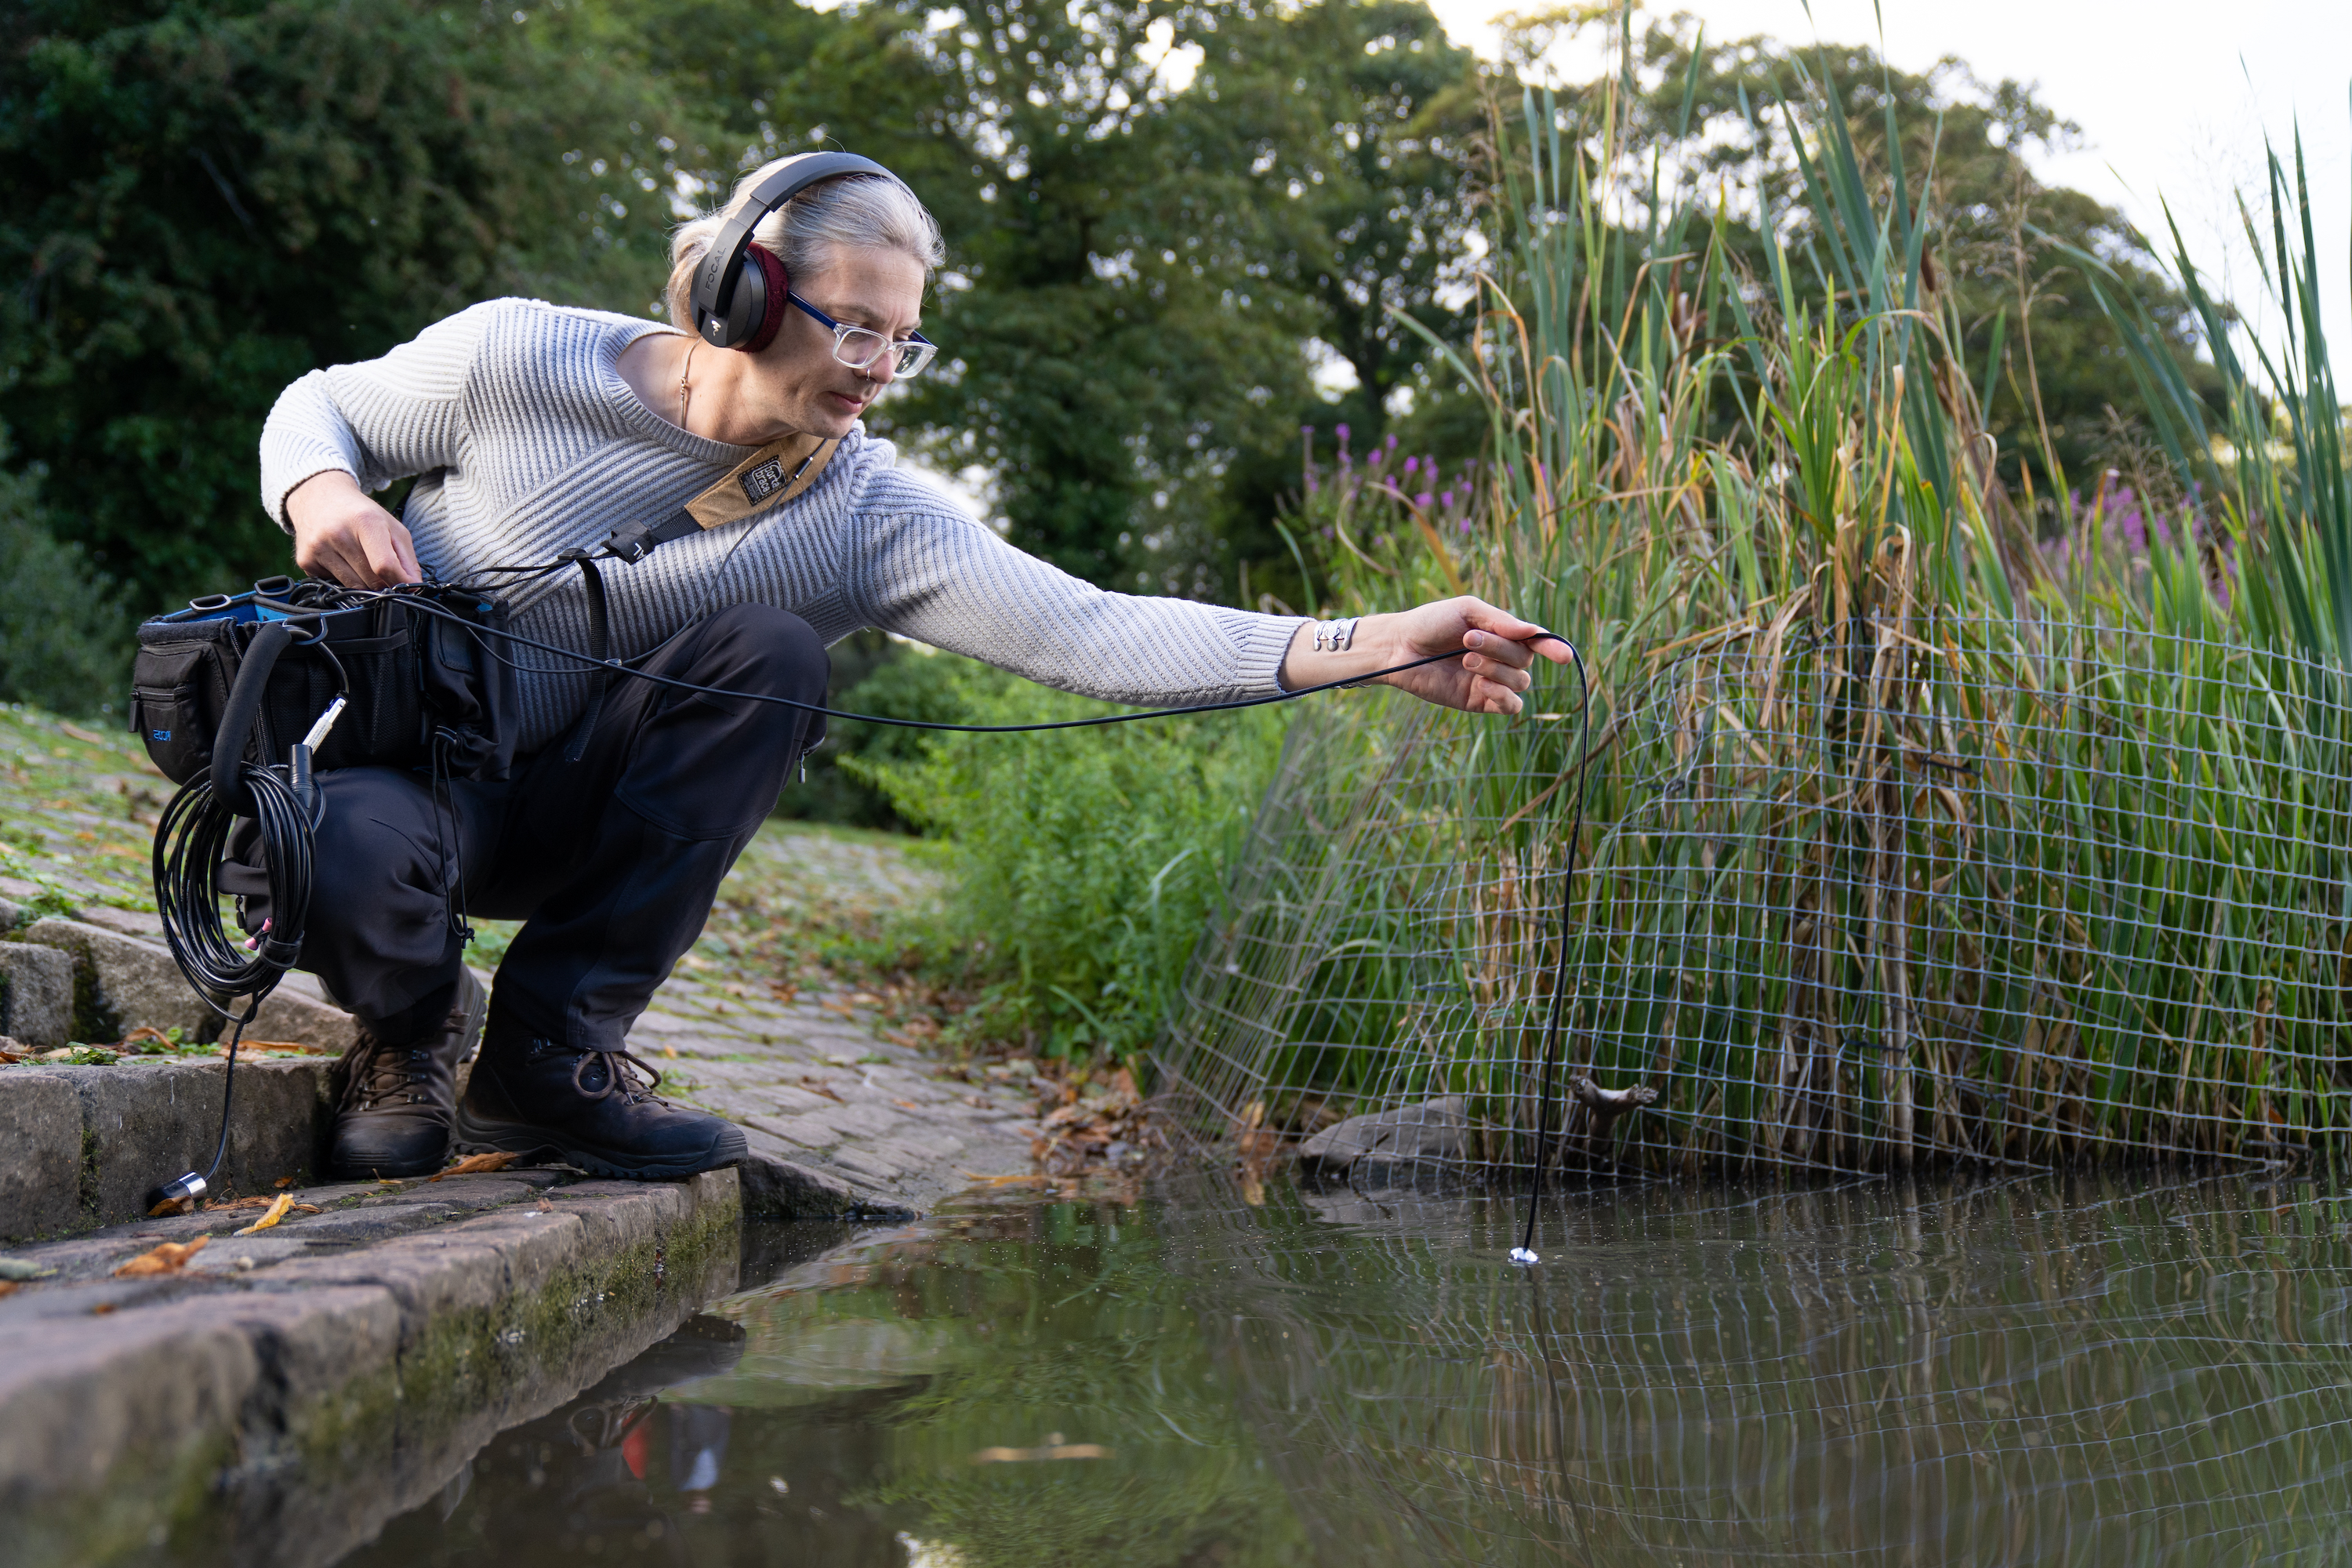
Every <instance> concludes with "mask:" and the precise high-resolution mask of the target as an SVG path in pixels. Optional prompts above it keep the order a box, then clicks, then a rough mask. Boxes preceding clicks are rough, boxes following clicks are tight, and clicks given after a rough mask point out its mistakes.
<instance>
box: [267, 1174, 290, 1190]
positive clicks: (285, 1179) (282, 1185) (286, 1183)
mask: <svg viewBox="0 0 2352 1568" xmlns="http://www.w3.org/2000/svg"><path fill="white" fill-rule="evenodd" d="M293 1184H294V1178H293V1177H291V1176H280V1177H278V1179H277V1180H276V1181H274V1182H272V1183H270V1185H271V1186H273V1187H276V1188H277V1189H278V1191H279V1192H281V1193H282V1192H284V1191H285V1190H286V1189H287V1188H289V1187H290V1186H292V1185H293Z"/></svg>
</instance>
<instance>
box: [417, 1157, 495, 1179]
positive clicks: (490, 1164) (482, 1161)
mask: <svg viewBox="0 0 2352 1568" xmlns="http://www.w3.org/2000/svg"><path fill="white" fill-rule="evenodd" d="M514 1160H515V1156H514V1155H513V1154H511V1153H509V1152H506V1151H503V1150H501V1151H500V1152H498V1153H496V1154H468V1155H467V1156H466V1157H465V1158H464V1159H462V1160H460V1161H458V1162H457V1163H456V1164H454V1165H452V1166H450V1167H449V1168H448V1169H447V1170H446V1171H443V1172H442V1173H440V1174H439V1175H433V1176H427V1177H425V1180H426V1181H428V1182H437V1181H439V1180H440V1179H441V1177H442V1176H475V1175H479V1174H480V1173H483V1172H484V1171H503V1170H505V1169H506V1168H507V1167H508V1166H509V1165H510V1164H512V1163H514Z"/></svg>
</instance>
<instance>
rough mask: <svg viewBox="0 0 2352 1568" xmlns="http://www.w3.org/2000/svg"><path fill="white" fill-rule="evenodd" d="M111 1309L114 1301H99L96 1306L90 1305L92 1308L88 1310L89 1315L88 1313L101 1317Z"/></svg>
mask: <svg viewBox="0 0 2352 1568" xmlns="http://www.w3.org/2000/svg"><path fill="white" fill-rule="evenodd" d="M112 1310H114V1303H113V1302H111V1301H100V1303H99V1304H98V1305H97V1306H95V1307H92V1308H91V1309H90V1310H89V1315H90V1316H91V1317H93V1318H103V1317H104V1316H106V1315H107V1314H108V1313H109V1312H111V1311H112Z"/></svg>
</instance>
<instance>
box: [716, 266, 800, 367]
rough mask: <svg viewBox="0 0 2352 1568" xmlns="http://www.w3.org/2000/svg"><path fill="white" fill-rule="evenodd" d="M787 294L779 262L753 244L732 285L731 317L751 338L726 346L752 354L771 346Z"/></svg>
mask: <svg viewBox="0 0 2352 1568" xmlns="http://www.w3.org/2000/svg"><path fill="white" fill-rule="evenodd" d="M755 280H756V281H755ZM791 292H792V279H791V278H790V277H789V276H788V275H787V274H786V273H785V271H784V263H783V258H782V257H780V256H778V255H777V254H776V253H775V252H774V251H772V250H770V249H769V248H768V247H766V246H764V245H761V244H760V243H758V242H757V241H754V242H753V243H752V245H751V248H750V249H748V250H746V251H745V252H744V253H743V276H742V277H741V278H740V279H739V280H738V281H737V282H736V285H735V307H736V308H735V315H736V318H737V320H739V321H741V322H742V323H743V324H744V325H745V326H746V327H748V328H750V329H751V336H749V337H747V338H745V339H744V340H743V341H742V342H738V343H730V344H729V345H728V346H729V347H730V348H738V349H740V350H742V351H743V352H744V353H747V354H755V353H759V352H760V351H761V349H763V348H766V347H767V346H768V345H769V344H770V343H772V342H775V339H776V329H777V328H779V327H781V326H782V325H783V324H784V297H785V296H786V295H788V294H790V293H791Z"/></svg>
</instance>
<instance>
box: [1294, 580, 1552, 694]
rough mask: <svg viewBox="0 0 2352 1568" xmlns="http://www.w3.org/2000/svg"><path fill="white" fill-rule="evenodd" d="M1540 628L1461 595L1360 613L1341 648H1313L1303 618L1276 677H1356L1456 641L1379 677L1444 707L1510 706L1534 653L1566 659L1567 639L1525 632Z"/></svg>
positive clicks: (1304, 682) (1312, 682)
mask: <svg viewBox="0 0 2352 1568" xmlns="http://www.w3.org/2000/svg"><path fill="white" fill-rule="evenodd" d="M1543 629H1544V628H1543V627H1541V626H1537V625H1536V624H1535V623H1533V622H1532V621H1523V620H1521V619H1519V617H1518V616H1514V615H1512V614H1511V613H1510V612H1509V611H1507V610H1499V609H1496V607H1495V606H1494V605H1490V604H1488V603H1486V600H1484V599H1479V598H1474V597H1472V596H1470V595H1464V596H1462V597H1461V598H1458V599H1439V600H1436V601H1435V602H1433V603H1431V604H1427V605H1421V606H1420V607H1418V608H1416V609H1411V610H1402V611H1398V612H1396V613H1395V614H1392V615H1384V616H1364V617H1363V618H1362V619H1361V620H1360V622H1359V623H1358V624H1357V626H1356V637H1355V641H1354V645H1353V646H1352V647H1350V648H1349V650H1348V651H1347V652H1346V653H1332V652H1327V651H1318V650H1317V648H1316V647H1315V627H1314V626H1313V624H1312V623H1310V624H1308V625H1307V626H1301V627H1300V628H1299V629H1298V633H1297V636H1296V637H1293V638H1292V640H1291V645H1290V648H1289V651H1288V654H1287V656H1286V658H1284V659H1283V663H1282V679H1283V684H1284V685H1286V686H1288V687H1290V688H1292V689H1297V688H1299V687H1302V686H1319V685H1322V684H1323V683H1324V682H1326V681H1332V680H1356V679H1362V678H1363V677H1365V676H1367V675H1369V674H1370V673H1371V672H1372V671H1373V670H1376V669H1386V668H1391V666H1394V665H1400V664H1411V663H1412V661H1413V660H1415V659H1418V658H1430V657H1431V656H1433V655H1435V654H1441V653H1450V652H1452V651H1453V650H1454V649H1455V648H1461V649H1464V650H1465V651H1464V653H1463V655H1462V657H1461V658H1448V659H1440V660H1439V661H1438V662H1436V663H1435V664H1424V665H1423V666H1422V667H1421V668H1418V669H1408V670H1405V671H1402V673H1400V674H1396V675H1384V676H1381V678H1380V681H1381V685H1383V686H1393V687H1396V688H1398V689H1401V690H1404V691H1410V692H1412V694H1413V695H1414V696H1415V697H1418V698H1420V699H1422V700H1423V701H1426V702H1435V703H1438V704H1440V705H1441V706H1443V707H1446V708H1460V709H1464V710H1467V711H1469V712H1472V713H1517V711H1518V710H1519V709H1520V708H1521V707H1522V706H1523V704H1522V703H1521V701H1520V700H1519V694H1520V693H1521V692H1523V691H1525V690H1527V689H1528V687H1529V686H1530V685H1532V684H1533V683H1534V677H1533V676H1531V675H1529V674H1528V666H1530V665H1532V664H1533V663H1534V662H1535V659H1536V656H1537V655H1538V654H1541V655H1542V656H1543V657H1544V658H1548V659H1549V660H1551V661H1552V662H1553V663H1554V664H1566V663H1567V662H1568V660H1569V651H1568V645H1567V644H1566V643H1564V642H1562V641H1560V640H1559V638H1557V637H1545V638H1543V639H1542V640H1541V641H1538V642H1530V641H1528V640H1526V639H1528V638H1531V637H1536V636H1537V635H1538V633H1540V632H1542V631H1543Z"/></svg>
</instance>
